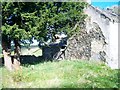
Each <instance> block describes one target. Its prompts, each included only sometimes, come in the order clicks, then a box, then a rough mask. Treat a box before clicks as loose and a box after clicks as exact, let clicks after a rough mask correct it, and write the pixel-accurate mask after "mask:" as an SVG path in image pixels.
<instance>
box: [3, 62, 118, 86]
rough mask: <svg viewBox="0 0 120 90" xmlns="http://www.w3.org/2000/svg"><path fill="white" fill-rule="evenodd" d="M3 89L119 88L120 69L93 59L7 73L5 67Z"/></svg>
mask: <svg viewBox="0 0 120 90" xmlns="http://www.w3.org/2000/svg"><path fill="white" fill-rule="evenodd" d="M2 76H3V82H2V87H4V88H11V87H12V88H118V85H119V84H118V70H111V69H110V68H109V67H107V66H105V64H103V63H100V62H95V61H94V62H93V61H80V60H79V61H69V60H64V61H60V62H44V63H40V64H36V65H34V66H33V65H31V66H30V65H24V66H23V67H22V70H20V71H17V72H8V71H7V70H6V69H5V68H2Z"/></svg>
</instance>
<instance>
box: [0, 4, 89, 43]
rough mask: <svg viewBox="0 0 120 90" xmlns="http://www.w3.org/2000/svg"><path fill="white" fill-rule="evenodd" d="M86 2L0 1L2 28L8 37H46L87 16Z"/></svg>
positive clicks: (70, 33)
mask: <svg viewBox="0 0 120 90" xmlns="http://www.w3.org/2000/svg"><path fill="white" fill-rule="evenodd" d="M86 6H87V3H85V2H2V31H3V33H4V34H6V35H8V36H9V37H10V38H11V39H13V38H17V39H20V40H26V39H28V40H31V39H32V38H33V37H35V39H37V40H44V41H45V40H46V36H47V35H48V34H50V35H52V36H54V34H55V33H57V32H61V31H64V32H66V33H67V34H68V35H69V36H71V35H72V34H73V33H72V32H73V31H72V28H73V27H74V26H75V24H76V23H77V22H79V21H84V19H85V17H86V15H85V14H84V13H83V9H84V8H85V7H86Z"/></svg>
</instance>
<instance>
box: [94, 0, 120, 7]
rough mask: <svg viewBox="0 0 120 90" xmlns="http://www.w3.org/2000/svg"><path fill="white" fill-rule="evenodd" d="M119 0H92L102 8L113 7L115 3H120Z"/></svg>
mask: <svg viewBox="0 0 120 90" xmlns="http://www.w3.org/2000/svg"><path fill="white" fill-rule="evenodd" d="M119 1H120V0H92V5H93V6H96V7H100V8H106V7H111V6H113V5H118V2H119ZM119 5H120V3H119Z"/></svg>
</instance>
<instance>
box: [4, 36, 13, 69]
mask: <svg viewBox="0 0 120 90" xmlns="http://www.w3.org/2000/svg"><path fill="white" fill-rule="evenodd" d="M10 49H11V40H10V38H8V36H7V35H4V34H3V35H2V53H3V56H4V65H5V67H6V68H7V69H8V70H10V71H12V60H11V56H10V55H11V51H10Z"/></svg>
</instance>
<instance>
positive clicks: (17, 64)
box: [13, 39, 21, 70]
mask: <svg viewBox="0 0 120 90" xmlns="http://www.w3.org/2000/svg"><path fill="white" fill-rule="evenodd" d="M14 44H15V49H14V62H13V68H14V70H19V69H20V53H21V48H20V43H19V40H17V39H14Z"/></svg>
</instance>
